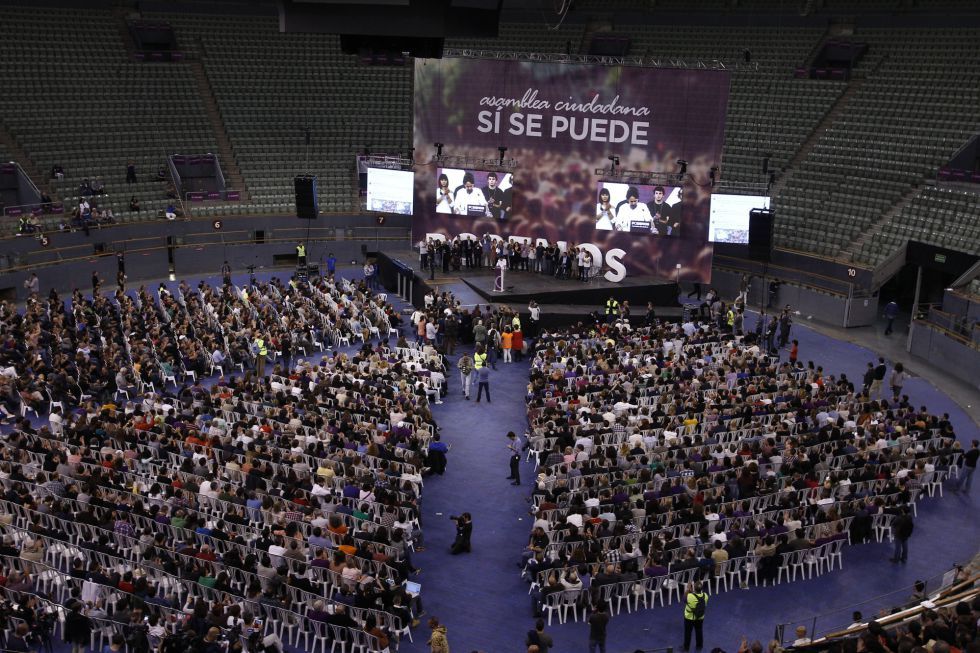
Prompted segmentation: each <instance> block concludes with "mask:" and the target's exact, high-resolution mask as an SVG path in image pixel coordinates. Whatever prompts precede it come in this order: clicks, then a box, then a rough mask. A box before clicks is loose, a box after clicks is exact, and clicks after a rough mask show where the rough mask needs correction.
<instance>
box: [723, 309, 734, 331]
mask: <svg viewBox="0 0 980 653" xmlns="http://www.w3.org/2000/svg"><path fill="white" fill-rule="evenodd" d="M725 322H726V323H727V324H728V330H729V331H734V330H735V311H733V310H732V309H731V308H729V309H728V313H726V314H725Z"/></svg>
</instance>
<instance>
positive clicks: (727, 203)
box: [708, 194, 769, 245]
mask: <svg viewBox="0 0 980 653" xmlns="http://www.w3.org/2000/svg"><path fill="white" fill-rule="evenodd" d="M768 208H769V197H767V196H766V195H723V194H713V195H712V196H711V208H710V210H709V212H708V240H709V241H710V242H712V243H735V244H740V245H748V243H749V213H750V212H751V211H752V209H768Z"/></svg>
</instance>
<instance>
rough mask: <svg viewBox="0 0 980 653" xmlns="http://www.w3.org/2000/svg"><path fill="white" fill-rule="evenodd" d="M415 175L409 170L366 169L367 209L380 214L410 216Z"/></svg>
mask: <svg viewBox="0 0 980 653" xmlns="http://www.w3.org/2000/svg"><path fill="white" fill-rule="evenodd" d="M414 184H415V173H414V172H412V171H411V170H388V169H386V168H368V171H367V208H368V210H369V211H379V212H381V213H397V214H399V215H412V212H413V208H414V202H415V195H414Z"/></svg>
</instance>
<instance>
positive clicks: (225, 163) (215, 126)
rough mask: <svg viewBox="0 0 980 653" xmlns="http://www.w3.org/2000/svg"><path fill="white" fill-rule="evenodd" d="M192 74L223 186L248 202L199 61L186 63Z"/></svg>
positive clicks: (216, 104) (231, 149)
mask: <svg viewBox="0 0 980 653" xmlns="http://www.w3.org/2000/svg"><path fill="white" fill-rule="evenodd" d="M188 65H189V66H191V70H192V72H193V77H194V82H195V84H196V85H197V93H198V95H199V96H200V97H201V101H202V102H203V103H204V108H205V110H206V111H207V114H208V121H209V122H210V123H211V130H212V132H213V133H214V137H215V138H216V139H217V144H218V152H217V154H218V157H219V160H220V162H221V170H222V172H224V175H225V184H226V186H227V188H228V189H229V190H237V191H240V192H241V201H242V202H245V201H247V200H248V188H247V186H246V185H245V176H244V175H242V171H241V168H239V167H238V160H237V159H236V158H235V150H234V148H232V146H231V139H230V138H228V132H227V130H226V129H225V123H224V120H222V118H221V111H220V109H218V101H217V100H216V99H215V97H214V91H213V90H212V88H211V82H210V81H209V80H208V75H207V72H205V70H204V64H203V63H201V62H200V61H199V60H197V59H195V60H191V61H189V62H188Z"/></svg>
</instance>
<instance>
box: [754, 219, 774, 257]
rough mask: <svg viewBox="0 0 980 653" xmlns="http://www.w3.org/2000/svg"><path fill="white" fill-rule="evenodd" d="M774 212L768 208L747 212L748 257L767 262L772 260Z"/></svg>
mask: <svg viewBox="0 0 980 653" xmlns="http://www.w3.org/2000/svg"><path fill="white" fill-rule="evenodd" d="M774 218H775V214H774V213H773V212H772V211H771V210H770V209H752V210H751V211H750V212H749V258H750V259H751V260H753V261H761V262H763V263H769V262H770V261H771V260H772V230H773V222H774Z"/></svg>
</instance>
